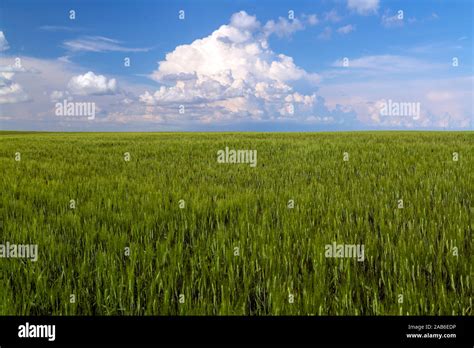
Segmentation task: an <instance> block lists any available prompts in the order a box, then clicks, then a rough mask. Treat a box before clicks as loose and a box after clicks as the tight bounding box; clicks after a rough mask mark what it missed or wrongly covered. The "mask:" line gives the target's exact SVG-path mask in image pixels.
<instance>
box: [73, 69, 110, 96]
mask: <svg viewBox="0 0 474 348" xmlns="http://www.w3.org/2000/svg"><path fill="white" fill-rule="evenodd" d="M67 87H68V89H69V90H70V91H71V93H72V94H77V95H104V94H114V93H115V92H117V81H116V80H115V79H110V80H108V79H107V78H106V77H105V76H104V75H96V74H94V73H93V72H92V71H89V72H87V73H86V74H84V75H77V76H73V77H72V78H71V79H70V80H69V83H68V85H67Z"/></svg>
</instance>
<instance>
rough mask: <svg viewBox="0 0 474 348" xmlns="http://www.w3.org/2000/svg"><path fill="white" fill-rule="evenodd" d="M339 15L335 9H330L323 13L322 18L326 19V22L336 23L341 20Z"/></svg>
mask: <svg viewBox="0 0 474 348" xmlns="http://www.w3.org/2000/svg"><path fill="white" fill-rule="evenodd" d="M341 19H342V18H341V16H339V15H338V13H337V11H336V10H334V9H332V10H331V11H329V12H325V13H324V20H326V21H328V22H333V23H337V22H339V21H340V20H341Z"/></svg>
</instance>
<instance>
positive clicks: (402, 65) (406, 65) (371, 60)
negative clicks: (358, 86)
mask: <svg viewBox="0 0 474 348" xmlns="http://www.w3.org/2000/svg"><path fill="white" fill-rule="evenodd" d="M343 63H344V61H343V60H342V59H339V60H336V61H335V62H333V64H332V66H334V67H340V68H342V67H343V66H344V65H343ZM442 67H443V65H439V64H435V63H430V62H427V61H424V60H420V59H417V58H413V57H407V56H399V55H390V54H384V55H373V56H363V57H360V58H355V59H349V68H350V69H346V71H347V72H348V73H352V72H349V71H348V70H351V69H358V70H363V71H365V72H368V73H370V72H374V73H380V72H381V71H383V72H386V73H401V72H404V73H408V72H420V71H425V70H429V69H434V68H442Z"/></svg>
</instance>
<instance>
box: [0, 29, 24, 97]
mask: <svg viewBox="0 0 474 348" xmlns="http://www.w3.org/2000/svg"><path fill="white" fill-rule="evenodd" d="M9 48H10V46H9V45H8V41H7V39H6V38H5V35H4V34H3V31H0V52H2V51H6V50H8V49H9ZM24 70H25V69H24V68H22V67H21V65H20V66H17V65H0V104H14V103H21V102H24V101H27V100H29V96H28V94H26V92H25V91H24V90H23V87H22V86H21V85H20V84H19V83H17V82H15V81H13V77H14V76H15V73H17V72H22V71H24Z"/></svg>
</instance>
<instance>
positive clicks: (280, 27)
mask: <svg viewBox="0 0 474 348" xmlns="http://www.w3.org/2000/svg"><path fill="white" fill-rule="evenodd" d="M239 13H242V12H239ZM247 16H248V15H247ZM249 17H252V16H249ZM318 23H319V20H318V17H317V16H316V15H315V14H310V15H306V14H303V15H302V19H301V20H300V19H298V18H295V19H292V20H288V19H286V18H283V17H279V18H278V21H276V22H275V21H274V20H269V21H268V22H267V23H265V26H264V27H263V31H264V33H265V34H266V35H268V36H269V35H272V34H276V35H277V36H278V37H289V36H291V35H292V34H293V33H294V32H296V31H299V30H303V29H304V28H305V27H306V26H307V25H310V26H313V25H316V24H318ZM231 25H232V21H231ZM255 29H258V28H255Z"/></svg>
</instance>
